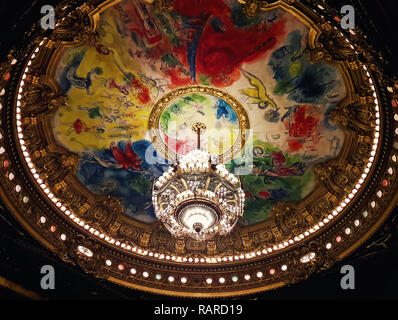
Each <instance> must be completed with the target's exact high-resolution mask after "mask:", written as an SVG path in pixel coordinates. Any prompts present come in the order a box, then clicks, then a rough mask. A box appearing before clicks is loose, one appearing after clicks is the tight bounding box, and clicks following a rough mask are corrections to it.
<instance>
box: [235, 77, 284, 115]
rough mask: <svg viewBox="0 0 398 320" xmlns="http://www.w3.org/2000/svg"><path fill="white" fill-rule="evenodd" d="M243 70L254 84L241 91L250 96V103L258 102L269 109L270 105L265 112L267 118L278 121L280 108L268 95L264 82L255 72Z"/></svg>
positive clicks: (263, 107)
mask: <svg viewBox="0 0 398 320" xmlns="http://www.w3.org/2000/svg"><path fill="white" fill-rule="evenodd" d="M241 71H242V73H243V75H244V76H245V77H246V79H247V80H249V83H250V84H251V85H252V87H251V88H247V89H242V90H241V93H243V94H244V95H245V96H246V97H248V100H249V101H250V103H252V104H257V106H258V107H259V108H260V109H267V108H268V107H270V109H269V110H267V111H266V113H265V119H266V120H267V121H270V122H277V121H278V120H279V112H278V110H279V108H278V106H277V105H276V103H275V102H274V100H272V98H271V97H270V96H269V95H268V93H267V88H266V87H265V85H264V84H263V82H262V81H261V80H260V79H259V78H257V77H256V76H255V75H254V74H251V73H250V72H247V71H245V70H243V69H241Z"/></svg>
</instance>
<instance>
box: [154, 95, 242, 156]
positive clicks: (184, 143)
mask: <svg viewBox="0 0 398 320" xmlns="http://www.w3.org/2000/svg"><path fill="white" fill-rule="evenodd" d="M198 122H199V123H203V124H205V125H206V127H208V128H211V129H212V130H204V131H203V133H202V134H201V139H200V140H201V148H204V149H205V150H207V151H208V152H209V153H211V154H219V153H222V152H220V149H221V150H228V149H230V148H231V147H232V145H234V144H235V143H236V140H237V138H238V134H236V133H238V132H239V123H238V116H237V114H236V112H235V111H234V109H233V108H232V107H231V106H230V105H229V104H228V103H227V102H226V101H224V100H223V99H220V98H217V97H214V96H211V95H205V94H198V93H192V94H189V95H185V96H182V97H179V98H178V99H175V101H172V102H171V103H170V104H169V105H168V106H167V107H166V108H165V109H164V110H163V112H162V114H161V116H160V121H159V127H160V130H161V133H162V136H161V137H162V140H163V142H164V143H165V144H166V145H167V146H169V147H170V148H171V150H173V151H174V152H177V153H178V154H186V153H188V152H189V151H191V150H194V149H196V148H197V135H196V134H195V133H194V132H193V130H192V126H193V125H194V124H195V123H198Z"/></svg>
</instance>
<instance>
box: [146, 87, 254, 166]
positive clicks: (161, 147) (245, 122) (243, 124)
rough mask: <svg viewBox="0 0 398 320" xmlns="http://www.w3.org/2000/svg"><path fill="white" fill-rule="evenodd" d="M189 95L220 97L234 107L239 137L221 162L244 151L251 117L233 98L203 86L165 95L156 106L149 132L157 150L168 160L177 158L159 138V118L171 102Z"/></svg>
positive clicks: (153, 109)
mask: <svg viewBox="0 0 398 320" xmlns="http://www.w3.org/2000/svg"><path fill="white" fill-rule="evenodd" d="M189 93H199V94H207V95H210V96H214V97H218V98H220V99H223V100H224V101H225V102H227V103H228V104H229V105H230V106H231V107H232V109H234V111H235V113H236V115H237V116H238V121H239V135H238V137H237V139H236V141H235V143H234V144H233V145H232V146H231V147H230V148H229V149H228V150H227V151H225V152H224V153H222V154H220V155H219V157H220V161H221V162H223V163H225V162H227V161H229V160H231V159H232V158H233V157H234V156H235V155H236V154H238V153H239V152H241V150H243V148H244V146H245V144H246V140H247V133H246V131H247V130H249V129H250V123H249V117H248V115H247V113H246V110H245V109H244V108H243V106H242V105H241V103H240V102H239V101H238V100H237V99H235V98H234V97H233V96H231V95H230V94H228V93H227V92H223V91H221V90H219V89H216V88H213V87H207V86H202V85H189V86H185V87H183V88H178V89H175V90H173V91H171V92H169V93H167V94H165V95H164V96H163V97H161V98H160V99H159V100H158V101H157V102H156V103H155V104H154V106H153V108H152V110H151V113H150V115H149V121H148V131H149V134H150V137H151V142H152V143H153V144H154V146H155V149H156V150H157V151H159V152H160V153H161V154H162V155H163V156H164V157H165V158H166V159H169V160H173V159H175V158H176V153H175V152H174V151H172V150H170V149H169V148H168V147H167V146H166V145H165V143H164V142H163V141H161V140H162V139H161V138H160V137H159V133H158V130H159V118H160V116H161V114H162V112H163V110H164V109H165V108H166V107H167V105H168V104H169V103H170V102H171V101H173V100H174V99H176V98H178V97H181V96H184V95H187V94H189ZM239 140H240V141H239Z"/></svg>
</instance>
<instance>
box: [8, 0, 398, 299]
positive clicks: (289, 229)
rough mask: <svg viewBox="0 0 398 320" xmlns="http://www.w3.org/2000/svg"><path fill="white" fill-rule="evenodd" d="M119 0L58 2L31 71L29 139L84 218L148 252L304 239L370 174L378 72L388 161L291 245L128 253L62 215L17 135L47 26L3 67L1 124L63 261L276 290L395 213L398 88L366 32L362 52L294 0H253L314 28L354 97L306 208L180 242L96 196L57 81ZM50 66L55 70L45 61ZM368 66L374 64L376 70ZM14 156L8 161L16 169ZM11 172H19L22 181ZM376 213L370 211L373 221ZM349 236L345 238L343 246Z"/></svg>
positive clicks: (223, 289) (140, 280) (38, 233)
mask: <svg viewBox="0 0 398 320" xmlns="http://www.w3.org/2000/svg"><path fill="white" fill-rule="evenodd" d="M116 2H117V1H116ZM114 3H115V2H114V1H111V0H108V1H101V0H96V1H88V2H87V3H85V4H84V5H82V6H80V7H79V8H77V9H76V10H74V11H73V12H72V13H71V14H70V15H67V14H66V11H65V10H64V9H63V8H61V7H59V8H57V13H58V14H59V16H61V17H62V16H64V17H65V20H62V21H61V22H60V23H59V26H58V27H57V28H56V29H55V30H54V32H53V33H52V35H51V36H50V37H49V38H46V39H45V40H44V44H43V45H42V46H41V47H40V48H41V49H40V51H39V53H38V55H37V57H36V59H35V60H34V61H33V62H32V63H31V65H30V66H29V67H30V71H29V74H28V75H27V77H26V79H24V82H25V86H24V88H25V90H24V92H22V94H21V95H22V101H23V105H22V106H21V109H22V119H21V120H20V121H21V123H22V128H23V135H24V136H25V137H26V138H25V140H26V141H27V146H26V147H27V148H28V151H29V153H30V154H31V158H32V162H33V163H34V164H35V166H36V167H37V168H38V170H40V176H41V178H42V179H43V180H45V181H46V182H47V183H48V184H49V185H50V186H51V188H52V192H53V193H54V194H55V195H56V196H57V198H59V199H61V200H63V201H65V202H67V203H68V204H70V206H71V208H72V209H73V210H74V212H75V214H76V215H77V216H78V217H79V218H81V219H84V220H85V221H88V222H90V223H92V224H93V226H95V227H96V228H98V229H100V230H101V231H102V232H103V233H105V234H109V235H110V236H112V237H115V238H117V239H120V242H124V243H126V244H128V245H131V246H138V247H140V248H143V250H148V251H149V250H154V251H157V252H159V253H164V255H169V256H170V257H171V256H173V255H180V256H186V257H193V258H196V259H204V258H206V257H220V258H221V257H222V256H223V255H232V256H235V257H236V256H238V257H240V256H242V255H243V256H245V255H247V254H248V253H250V252H256V251H261V250H264V249H265V248H267V247H269V246H271V247H272V246H273V245H275V244H276V243H278V242H279V241H283V240H284V239H288V238H290V237H295V236H297V235H299V234H300V233H302V232H303V231H304V230H306V229H307V228H308V227H309V226H311V225H312V224H313V223H315V222H317V221H322V219H326V218H327V216H328V212H330V210H332V209H333V208H334V207H335V206H336V204H337V203H339V200H341V199H342V198H343V197H344V196H346V195H347V193H349V190H351V189H352V187H353V185H354V184H355V182H356V181H357V180H358V177H360V176H361V173H362V172H363V170H364V168H365V165H366V163H365V162H366V161H365V159H366V158H368V157H369V154H370V153H371V150H372V135H373V132H374V128H375V126H376V117H375V112H374V110H373V109H374V100H375V97H374V96H373V91H372V90H371V85H369V84H368V82H367V79H368V77H369V76H368V75H367V74H369V75H370V77H371V79H372V82H373V83H374V87H375V90H376V91H377V95H376V97H377V99H378V100H379V101H380V119H382V122H381V123H380V127H381V130H380V138H379V140H380V145H379V147H378V149H377V150H376V154H375V156H374V158H375V163H377V164H375V165H373V166H372V168H371V169H370V172H369V175H368V178H367V179H366V180H365V181H364V184H363V186H362V188H361V189H360V191H359V192H358V193H357V194H356V195H355V197H354V198H353V201H352V202H351V203H350V204H349V205H347V206H346V207H345V208H344V210H343V212H342V213H341V214H340V215H339V216H338V217H337V218H336V219H335V220H334V221H333V223H330V224H329V225H328V226H327V227H325V228H324V229H322V231H317V232H314V233H313V234H311V235H309V236H308V237H307V238H305V239H304V240H302V241H298V242H296V243H294V244H293V245H289V246H287V247H286V248H283V249H280V250H276V251H272V252H269V253H265V254H264V255H263V254H261V255H258V256H257V255H255V256H254V257H248V258H247V259H241V258H239V259H236V260H235V259H234V260H233V261H229V260H228V261H226V262H225V261H223V260H222V262H216V263H213V264H211V263H210V264H207V263H204V262H203V263H202V262H200V263H193V262H189V261H188V262H186V263H179V262H176V261H173V260H171V259H170V260H159V259H155V258H154V257H149V256H147V255H143V254H138V253H134V252H126V250H122V248H120V247H117V246H114V245H111V244H109V243H108V242H106V241H104V240H101V239H99V238H98V237H94V236H93V235H92V234H91V233H90V232H89V231H87V230H85V229H84V228H82V227H78V226H76V225H74V224H73V223H72V222H71V221H70V220H69V219H68V218H67V217H65V216H64V215H62V214H61V213H60V210H59V209H58V208H57V207H56V205H55V204H54V203H52V202H51V201H50V200H49V199H48V198H47V196H46V194H45V193H44V192H43V190H42V189H40V188H39V187H38V185H37V184H36V181H35V180H34V179H33V177H32V175H31V174H30V173H29V167H28V165H27V163H26V162H25V161H24V160H23V159H24V154H23V152H22V150H21V148H20V147H21V146H20V145H19V143H18V141H17V140H18V132H17V130H16V121H15V115H16V111H15V110H16V108H18V107H17V96H18V92H17V91H18V86H19V84H20V83H21V81H22V74H23V70H24V69H25V68H26V67H27V65H28V64H29V63H30V62H29V57H30V56H31V53H32V52H33V51H35V49H36V48H38V46H39V43H40V42H41V41H43V38H44V36H43V35H41V34H39V35H37V36H34V34H32V41H31V43H30V44H28V45H27V47H26V48H25V49H24V50H23V51H21V53H20V54H19V56H18V63H17V64H15V65H11V64H10V63H9V62H5V63H3V64H2V65H1V67H0V76H1V78H0V88H2V87H4V88H6V93H5V95H3V96H0V102H1V104H2V106H3V108H2V110H1V120H2V121H1V127H0V133H1V137H2V139H1V138H0V146H1V147H0V175H1V177H2V179H1V181H0V195H1V197H2V199H3V200H4V201H5V203H6V204H7V206H8V207H9V209H10V210H11V211H12V212H13V214H14V215H15V216H16V218H17V219H18V220H19V221H20V222H21V224H23V225H24V226H25V228H26V229H27V230H28V231H29V232H30V233H31V234H33V235H34V236H35V237H36V238H37V239H38V240H40V241H41V242H42V243H43V244H44V245H46V246H47V247H49V248H50V249H51V250H53V251H55V252H57V253H58V254H59V256H60V257H61V258H62V259H63V260H65V261H68V262H72V263H74V264H77V265H79V266H80V267H82V268H83V269H84V270H85V271H87V272H89V273H92V274H94V275H95V276H97V277H101V278H107V279H109V280H111V281H114V282H117V283H119V284H121V285H125V286H129V287H132V288H136V289H141V290H145V291H151V292H156V293H162V294H170V295H177V296H192V297H216V296H217V297H221V296H233V295H242V294H249V293H255V292H259V291H262V290H268V289H272V288H276V287H279V286H282V285H284V284H287V283H292V282H295V281H298V280H300V279H304V278H306V277H308V276H309V275H310V274H311V273H313V272H317V271H320V270H323V269H327V268H329V267H330V266H331V265H332V264H333V263H334V262H336V261H337V260H339V259H342V258H343V257H345V256H346V255H347V254H349V253H350V252H352V251H353V250H355V248H357V247H358V246H359V245H360V244H361V243H363V242H364V241H365V240H366V239H367V238H368V237H369V236H370V235H371V234H372V233H373V232H374V231H375V230H376V229H377V228H378V227H379V226H380V224H381V223H382V222H383V221H384V220H385V218H386V217H387V215H388V214H389V213H390V211H391V210H392V208H393V207H394V206H395V204H396V202H397V200H398V194H397V193H396V189H397V186H398V182H397V175H396V171H397V170H398V164H397V156H398V151H397V150H396V148H395V147H393V143H394V142H395V143H396V142H397V141H398V140H397V136H396V134H395V133H394V132H393V131H394V128H395V127H396V124H395V123H394V120H393V115H394V110H393V109H392V106H391V104H390V103H389V99H390V98H389V93H388V92H387V91H386V87H387V86H391V87H392V90H393V94H394V95H395V96H396V95H397V91H398V89H397V86H394V85H393V84H392V82H391V81H390V80H389V79H386V78H385V77H384V75H383V73H382V70H381V69H380V68H379V67H378V66H377V65H376V64H375V62H374V58H373V57H372V56H371V54H370V53H369V52H370V50H369V48H370V46H365V45H363V44H361V45H359V44H357V43H359V41H360V38H361V34H360V33H359V32H357V34H356V35H355V36H352V37H351V41H352V43H353V44H355V47H353V48H351V46H350V42H347V41H346V37H345V36H344V35H343V34H342V33H341V32H340V31H338V29H336V28H334V27H333V26H332V25H331V24H330V22H329V21H328V20H327V18H322V17H320V16H319V15H318V14H317V13H316V12H315V11H314V10H312V9H310V8H308V7H305V6H304V5H303V4H301V3H299V2H298V1H292V0H282V1H278V2H276V3H273V4H271V5H268V4H267V5H265V6H263V7H262V4H263V3H264V2H261V1H253V3H256V4H257V7H256V8H257V9H256V10H269V9H272V8H275V7H281V8H283V9H285V10H287V11H289V12H291V13H292V14H294V15H295V16H297V17H298V18H299V19H300V20H302V21H304V22H305V23H306V24H307V25H309V26H310V28H311V32H310V39H309V40H310V41H309V42H310V47H311V49H310V54H311V57H312V59H313V60H314V61H326V62H327V63H334V64H336V61H339V62H338V66H339V68H340V70H341V71H342V73H343V76H344V79H345V82H346V86H347V88H348V93H349V95H348V96H347V98H346V99H345V100H344V101H342V102H341V103H340V105H339V106H338V107H337V108H336V109H335V111H334V112H333V114H332V116H333V117H334V119H335V120H336V121H337V122H338V123H339V125H340V126H341V127H342V128H343V129H344V131H345V134H346V139H345V145H344V148H343V151H342V152H341V154H340V156H339V158H338V159H334V160H331V161H328V162H327V163H323V164H319V165H318V166H317V167H316V173H317V175H318V178H319V185H320V188H318V190H317V191H315V192H313V193H312V194H311V195H310V196H309V197H307V198H306V199H304V200H303V202H301V203H300V204H299V205H295V204H287V203H280V204H279V205H277V206H275V208H274V211H273V219H271V220H269V221H267V222H265V223H260V224H258V225H255V226H251V227H245V228H242V227H240V228H239V227H237V228H236V229H235V230H234V232H233V233H232V234H231V235H229V236H226V237H217V238H216V239H213V240H210V241H207V242H206V243H205V244H203V245H202V244H201V245H200V246H199V245H197V244H195V243H192V242H189V240H181V239H174V238H172V237H171V236H170V235H169V234H168V233H167V232H166V231H165V230H164V228H163V226H162V225H161V224H160V223H158V222H155V223H153V224H151V225H147V224H144V223H140V222H138V221H135V220H132V219H129V218H128V217H125V216H124V215H123V212H122V208H121V206H120V203H119V201H118V200H117V199H113V198H108V197H100V196H93V195H92V194H91V193H90V192H88V191H87V189H86V188H85V187H84V186H83V185H82V184H80V183H79V182H78V181H77V179H76V178H75V177H74V172H75V170H76V165H77V157H76V155H74V154H72V153H70V152H68V151H67V150H65V149H64V148H62V147H60V146H58V145H57V144H56V142H55V139H54V137H53V136H52V133H51V129H50V114H51V113H52V112H54V110H55V109H56V108H57V107H59V106H60V105H62V104H63V103H65V99H64V97H62V95H61V94H60V90H59V88H58V87H57V85H56V83H55V82H54V80H53V74H54V72H55V66H56V64H57V62H58V59H59V57H60V56H61V53H62V50H64V48H66V47H68V46H75V45H79V44H83V43H86V44H88V45H90V44H93V43H95V41H96V34H95V30H96V26H97V24H98V19H99V13H100V12H101V11H103V10H104V9H105V8H107V7H109V6H111V5H112V4H114ZM157 5H158V6H160V5H159V4H157ZM166 7H167V6H166ZM159 8H163V7H162V6H160V7H159ZM249 9H250V10H251V9H253V7H250V8H249ZM163 10H167V9H165V8H163ZM250 10H249V11H250ZM328 12H329V15H332V14H333V13H334V11H333V10H332V9H330V8H329V9H328V10H327V11H326V12H325V13H324V16H325V17H327V13H328ZM249 13H250V12H249ZM77 22H80V23H77ZM14 55H16V54H15V53H14ZM47 65H48V67H47V68H45V70H44V69H43V66H47ZM364 65H365V66H367V67H366V69H364V67H363V66H364ZM6 72H9V73H10V74H11V78H10V79H9V80H4V78H3V74H5V73H6ZM395 115H396V113H395ZM1 148H3V149H4V151H3V149H1ZM394 159H395V160H394ZM5 161H7V163H8V165H7V166H5ZM11 173H12V174H13V179H11V178H10V177H11V176H10V174H11ZM16 186H20V187H21V189H22V191H18V192H17V191H16ZM380 193H381V194H382V195H381V196H379V195H380ZM26 199H27V200H26ZM316 199H318V201H316ZM364 212H367V216H366V217H365V216H364ZM41 217H46V222H45V223H42V222H41ZM356 221H359V222H360V225H359V227H357V226H355V225H354V222H356ZM53 226H54V227H55V231H53V230H54V229H53V228H52V227H53ZM347 228H350V230H351V231H350V232H349V233H347V232H346V230H347ZM353 230H355V231H353ZM62 234H63V235H66V237H67V238H66V239H67V240H66V241H64V240H62V239H61V238H60V236H61V235H62ZM338 237H340V238H341V239H342V240H340V241H338V242H337V240H336V239H337V238H338ZM329 243H330V244H332V248H331V249H326V248H325V245H326V244H329ZM78 245H82V246H85V247H86V248H89V249H90V250H91V251H92V252H93V253H94V255H93V257H87V256H84V255H82V254H80V253H79V252H78V250H76V248H77V246H78ZM308 252H314V253H315V254H316V257H315V259H314V260H311V261H310V262H309V263H301V262H300V258H301V257H302V256H303V255H305V254H307V253H308ZM107 260H109V261H112V264H111V265H107V264H106V263H105V262H106V261H107ZM118 265H123V266H124V268H123V270H121V269H119V268H118V267H117V266H118ZM284 266H286V269H285V270H282V269H281V267H284ZM130 268H135V270H136V271H137V273H136V274H132V273H130V272H128V270H130ZM258 270H263V271H264V275H263V277H261V278H256V276H255V275H256V273H257V272H258ZM272 270H273V272H271V271H272ZM144 271H147V272H148V273H149V274H150V276H149V277H148V278H144V277H142V272H144ZM157 273H158V274H162V275H163V280H161V281H159V280H157V279H155V277H154V275H155V274H157ZM244 274H250V275H251V279H252V280H250V281H245V280H242V278H243V275H244ZM183 275H184V276H186V277H187V278H188V279H189V281H188V282H187V283H186V284H184V285H182V284H181V283H178V281H174V282H173V283H171V282H167V281H166V277H168V276H173V277H174V278H175V279H179V278H180V277H181V276H183ZM232 275H237V276H238V277H239V278H240V279H241V280H239V281H238V282H232V281H231V280H230V279H231V276H232ZM209 276H211V277H212V278H213V279H216V278H218V277H225V278H226V282H225V283H224V284H219V283H217V284H214V285H209V284H207V283H206V281H205V279H206V278H207V277H209Z"/></svg>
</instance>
